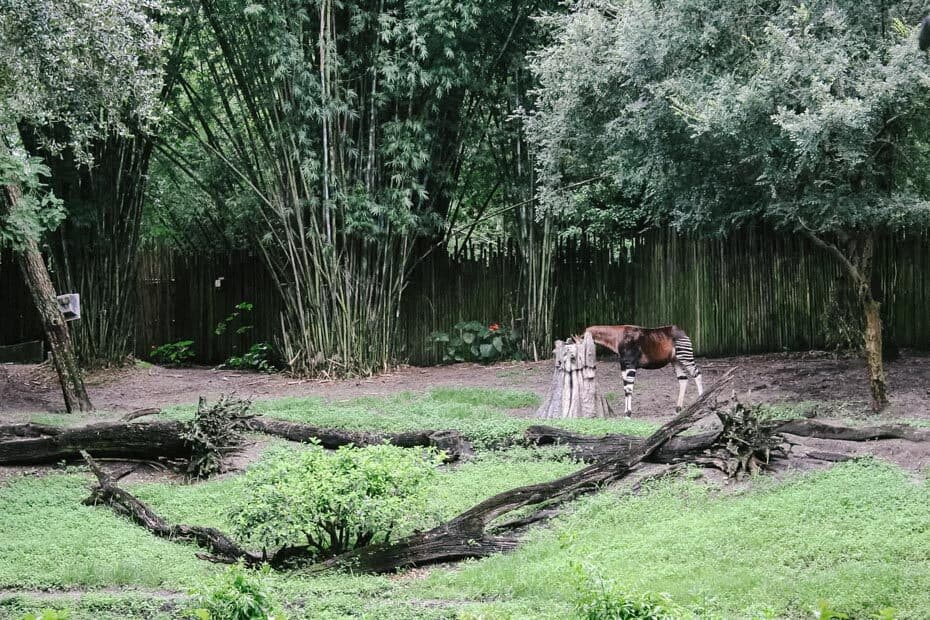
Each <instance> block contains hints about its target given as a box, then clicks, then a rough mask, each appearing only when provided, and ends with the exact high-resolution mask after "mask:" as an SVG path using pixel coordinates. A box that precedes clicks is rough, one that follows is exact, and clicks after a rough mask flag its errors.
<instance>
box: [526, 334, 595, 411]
mask: <svg viewBox="0 0 930 620" xmlns="http://www.w3.org/2000/svg"><path fill="white" fill-rule="evenodd" d="M595 353H596V350H595V345H594V340H593V339H592V338H591V335H590V334H585V337H584V340H583V341H582V342H576V343H567V342H564V341H562V340H556V341H555V371H554V372H553V373H552V384H551V385H550V387H549V394H548V395H547V396H546V401H545V402H544V403H543V404H542V407H540V408H539V410H538V411H537V412H536V417H537V418H550V419H551V418H606V417H607V416H608V415H610V414H612V413H613V410H612V409H611V408H610V405H608V404H607V401H606V400H605V399H604V397H603V396H602V395H601V393H600V392H599V391H598V388H597V356H596V354H595Z"/></svg>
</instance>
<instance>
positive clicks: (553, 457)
mask: <svg viewBox="0 0 930 620" xmlns="http://www.w3.org/2000/svg"><path fill="white" fill-rule="evenodd" d="M292 449H294V450H297V449H301V448H296V447H295V448H292ZM579 467H580V465H579V464H577V463H575V462H574V461H572V460H570V459H569V458H567V456H566V453H565V451H564V450H559V449H547V450H531V449H527V448H513V449H511V450H508V451H494V452H485V453H482V454H479V455H478V456H477V457H476V458H475V459H474V460H472V461H469V462H467V463H463V464H461V465H458V466H455V467H444V468H442V470H441V471H440V472H439V475H438V476H437V478H436V480H435V481H434V483H433V489H431V491H430V496H431V499H430V503H429V506H428V509H427V511H426V515H425V516H426V521H425V523H426V525H427V526H432V525H435V524H438V523H439V522H440V521H442V520H445V519H448V518H450V517H452V516H454V515H455V514H457V513H458V512H461V511H462V510H465V509H466V508H468V507H470V506H471V505H473V504H475V503H477V502H479V501H481V500H482V499H484V498H487V497H489V496H491V495H493V494H495V493H498V492H500V491H503V490H506V489H508V488H510V487H512V486H520V485H523V484H531V483H535V482H541V481H544V480H550V479H553V478H557V477H559V476H563V475H566V474H569V473H571V472H572V471H574V470H576V469H578V468H579ZM90 482H91V478H90V476H88V475H86V474H82V473H78V471H77V469H76V468H72V469H70V470H68V472H66V473H62V474H51V475H47V476H43V477H32V476H24V477H19V478H14V479H11V480H10V481H9V482H8V483H7V484H5V485H4V486H2V487H0V540H3V541H4V544H3V545H0V588H74V587H82V588H84V587H91V588H94V587H97V588H100V587H105V586H129V587H134V588H165V589H168V590H174V591H186V590H187V589H188V588H190V587H192V586H194V585H196V584H198V583H201V582H202V581H203V580H204V579H205V578H207V577H209V576H210V575H212V574H214V573H215V572H216V571H217V570H219V568H218V567H217V566H216V565H213V564H210V563H208V562H204V561H202V560H199V559H197V558H196V557H195V555H194V554H195V553H196V552H198V551H200V550H199V549H197V548H195V547H194V546H191V545H186V544H176V543H172V542H169V541H166V540H162V539H158V538H156V537H154V536H152V535H151V534H149V533H148V532H146V531H145V530H143V529H142V528H140V527H138V526H135V525H133V524H131V523H130V522H129V521H128V520H126V519H123V518H121V517H118V516H116V515H114V514H113V513H112V512H111V511H110V510H109V509H107V508H105V507H89V506H82V505H81V500H83V499H84V498H85V497H86V496H87V494H88V489H89V487H90ZM128 489H129V490H130V491H132V492H133V493H134V494H136V495H137V496H138V497H139V498H140V499H142V500H143V501H145V502H147V503H149V504H150V505H151V506H152V507H153V509H155V510H156V512H158V513H159V514H161V515H162V516H163V517H165V518H166V519H168V520H169V521H170V522H172V523H186V524H196V525H209V526H214V527H218V528H220V529H222V530H224V531H226V532H230V531H231V527H230V524H229V522H228V514H229V512H230V510H231V509H232V508H233V507H234V506H236V505H238V504H239V503H241V501H242V497H243V495H242V487H241V479H240V478H239V477H229V478H225V479H221V480H212V481H207V482H203V483H200V484H194V485H187V484H174V483H141V484H133V485H128ZM400 533H404V532H400ZM292 579H293V576H292V575H287V576H284V575H281V576H277V577H276V578H275V579H273V582H277V583H278V587H283V585H282V584H283V583H284V582H288V583H290V582H291V581H292ZM361 579H362V581H361V582H360V583H362V584H363V585H364V583H368V582H367V581H366V580H367V579H372V578H368V577H366V578H361ZM296 583H298V584H300V583H302V584H304V587H305V588H306V589H308V590H310V591H315V590H316V588H318V584H319V583H335V582H319V581H318V580H317V579H304V580H303V581H300V580H298V581H297V582H296ZM376 583H381V582H376ZM382 585H383V584H382ZM288 588H289V590H288ZM288 588H285V590H286V591H291V592H294V587H293V586H288ZM330 589H331V590H333V591H332V592H331V593H330V594H331V596H330V598H329V599H327V601H324V603H325V604H326V605H330V606H335V607H336V608H338V607H340V605H342V603H340V602H339V601H343V600H344V599H345V600H346V601H347V600H348V599H350V598H352V597H357V595H358V593H357V592H356V591H355V590H357V587H356V586H353V587H352V588H349V592H348V593H346V592H342V591H341V590H339V589H338V588H332V587H330ZM298 590H300V588H298ZM294 596H295V597H298V598H305V597H306V593H304V594H300V593H299V592H297V593H295V594H294ZM121 604H122V603H120V605H121ZM321 604H322V603H321ZM81 605H82V607H83V603H82V604H81ZM324 607H325V605H324ZM8 608H12V607H9V606H8ZM2 609H3V608H2V607H0V617H3V616H2ZM17 609H19V607H18V608H17ZM30 609H32V608H30ZM20 615H21V614H20ZM130 617H131V616H130ZM398 617H403V616H398Z"/></svg>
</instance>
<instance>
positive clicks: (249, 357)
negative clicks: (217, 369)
mask: <svg viewBox="0 0 930 620" xmlns="http://www.w3.org/2000/svg"><path fill="white" fill-rule="evenodd" d="M222 368H231V369H234V370H256V371H258V372H274V371H276V370H277V369H278V364H277V359H276V355H275V352H274V349H273V348H272V346H271V345H270V344H268V343H267V342H256V343H255V344H253V345H252V346H251V347H250V348H249V350H248V351H246V352H245V353H243V354H242V355H232V356H230V357H229V359H227V360H226V361H225V362H223V365H222Z"/></svg>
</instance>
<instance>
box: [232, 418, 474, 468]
mask: <svg viewBox="0 0 930 620" xmlns="http://www.w3.org/2000/svg"><path fill="white" fill-rule="evenodd" d="M248 426H249V428H251V429H252V430H255V431H258V432H260V433H264V434H266V435H273V436H275V437H282V438H284V439H288V440H290V441H300V442H308V441H311V440H316V441H318V442H319V443H320V445H321V446H323V447H324V448H328V449H330V450H333V449H336V448H338V447H340V446H347V445H350V444H352V445H355V446H358V447H364V446H373V445H379V444H382V443H389V444H391V445H394V446H398V447H401V448H413V447H418V446H419V447H424V448H428V447H433V448H436V449H438V450H443V451H445V453H446V461H447V462H450V461H457V460H459V459H460V458H463V457H465V456H469V455H471V454H472V453H473V450H472V446H471V443H469V442H468V441H466V440H465V438H464V437H463V436H462V434H461V433H459V432H458V431H452V430H422V431H412V432H407V433H369V432H364V431H350V430H344V429H336V428H322V427H319V426H313V425H311V424H299V423H297V422H287V421H285V420H276V419H273V418H252V419H251V420H249V423H248Z"/></svg>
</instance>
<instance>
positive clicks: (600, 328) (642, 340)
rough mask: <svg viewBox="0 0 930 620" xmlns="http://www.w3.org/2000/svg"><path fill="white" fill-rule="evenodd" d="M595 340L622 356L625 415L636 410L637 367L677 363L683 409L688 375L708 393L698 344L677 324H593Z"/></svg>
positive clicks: (680, 404) (660, 366) (676, 374)
mask: <svg viewBox="0 0 930 620" xmlns="http://www.w3.org/2000/svg"><path fill="white" fill-rule="evenodd" d="M585 333H588V334H591V338H592V339H594V343H595V344H599V345H601V346H603V347H607V348H608V349H610V350H611V351H613V352H614V353H616V354H617V355H618V356H619V357H620V370H621V372H622V373H623V374H622V376H623V395H624V412H623V413H624V415H630V414H632V413H633V382H634V381H635V380H636V369H637V368H647V369H654V368H663V367H665V366H667V365H668V364H674V365H675V376H676V377H678V406H677V407H676V411H680V410H681V407H682V405H683V404H684V401H685V390H687V389H688V377H689V376H690V377H691V378H692V379H694V384H695V385H697V389H698V395H701V394H703V393H704V384H703V383H702V381H701V370H700V369H699V368H698V367H697V366H695V364H694V347H693V346H692V345H691V339H690V338H688V334H686V333H685V332H684V330H683V329H681V328H679V327H678V326H676V325H666V326H664V327H655V328H648V327H639V326H638V325H592V326H590V327H588V328H587V329H585Z"/></svg>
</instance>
